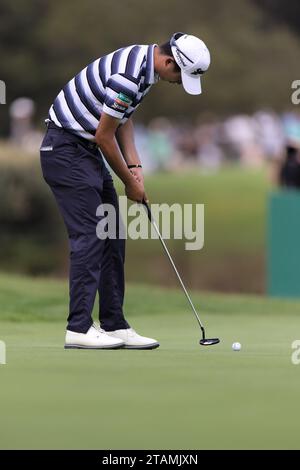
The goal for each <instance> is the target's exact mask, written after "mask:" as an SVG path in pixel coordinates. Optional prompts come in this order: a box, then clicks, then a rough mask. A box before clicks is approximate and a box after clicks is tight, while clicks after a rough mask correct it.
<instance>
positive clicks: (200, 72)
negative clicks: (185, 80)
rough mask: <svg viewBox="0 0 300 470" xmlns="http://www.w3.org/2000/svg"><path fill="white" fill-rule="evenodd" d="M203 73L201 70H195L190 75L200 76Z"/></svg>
mask: <svg viewBox="0 0 300 470" xmlns="http://www.w3.org/2000/svg"><path fill="white" fill-rule="evenodd" d="M203 73H204V72H203V70H202V69H197V70H194V72H191V75H202V74H203Z"/></svg>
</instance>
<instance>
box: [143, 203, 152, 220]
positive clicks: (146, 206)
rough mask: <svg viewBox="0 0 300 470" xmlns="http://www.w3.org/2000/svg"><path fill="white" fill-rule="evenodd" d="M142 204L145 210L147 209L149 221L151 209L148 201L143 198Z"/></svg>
mask: <svg viewBox="0 0 300 470" xmlns="http://www.w3.org/2000/svg"><path fill="white" fill-rule="evenodd" d="M142 204H143V205H144V206H145V208H146V211H147V215H148V219H149V220H150V222H152V214H151V210H150V207H149V206H148V203H147V202H146V201H145V200H143V202H142Z"/></svg>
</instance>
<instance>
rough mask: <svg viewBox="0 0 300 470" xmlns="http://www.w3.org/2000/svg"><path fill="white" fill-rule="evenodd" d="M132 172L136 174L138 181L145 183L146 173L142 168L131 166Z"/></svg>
mask: <svg viewBox="0 0 300 470" xmlns="http://www.w3.org/2000/svg"><path fill="white" fill-rule="evenodd" d="M130 173H131V174H132V175H133V176H134V178H135V179H136V181H137V182H138V183H142V184H144V175H143V170H142V168H131V169H130Z"/></svg>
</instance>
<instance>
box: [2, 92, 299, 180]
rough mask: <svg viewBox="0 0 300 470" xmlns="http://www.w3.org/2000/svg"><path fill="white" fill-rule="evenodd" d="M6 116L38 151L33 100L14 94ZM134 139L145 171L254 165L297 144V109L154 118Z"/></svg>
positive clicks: (14, 135) (23, 142) (22, 140)
mask: <svg viewBox="0 0 300 470" xmlns="http://www.w3.org/2000/svg"><path fill="white" fill-rule="evenodd" d="M10 116H11V141H12V142H13V143H14V144H16V145H20V146H22V148H24V149H27V150H28V151H29V152H38V149H39V145H40V142H41V139H42V135H43V133H42V131H37V130H36V128H35V126H34V125H33V122H34V103H33V101H32V100H30V99H28V98H19V99H18V100H16V101H15V102H14V103H13V104H12V105H11V108H10ZM135 139H136V145H137V148H138V151H139V154H140V155H141V159H142V163H143V167H144V171H145V172H148V173H149V172H155V171H181V170H182V169H189V168H198V169H201V170H203V171H210V172H212V171H217V170H218V169H220V168H221V167H223V166H224V165H227V164H230V163H239V164H240V165H242V166H245V167H259V166H261V165H263V164H264V162H266V161H275V162H278V161H281V160H282V159H283V158H284V156H285V155H286V151H287V149H288V148H290V147H292V148H296V149H298V150H299V149H300V114H299V113H297V112H286V113H284V114H276V113H275V112H273V111H271V110H261V111H258V112H256V113H254V114H253V115H246V114H243V115H242V114H239V115H234V116H229V117H227V118H224V119H218V118H216V117H215V116H212V115H202V116H201V117H200V118H199V119H198V120H197V121H196V123H195V124H193V125H192V124H190V123H187V122H179V121H176V120H174V121H171V120H169V119H167V118H164V117H158V118H156V119H153V120H152V121H151V122H150V123H149V124H148V125H147V126H145V125H142V124H138V123H135Z"/></svg>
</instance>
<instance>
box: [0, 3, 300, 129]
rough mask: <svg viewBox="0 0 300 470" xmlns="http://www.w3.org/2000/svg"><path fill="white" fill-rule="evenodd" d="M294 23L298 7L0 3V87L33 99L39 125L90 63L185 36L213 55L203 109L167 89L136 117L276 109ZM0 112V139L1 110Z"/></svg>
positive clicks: (291, 67) (295, 40)
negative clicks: (127, 49)
mask: <svg viewBox="0 0 300 470" xmlns="http://www.w3.org/2000/svg"><path fill="white" fill-rule="evenodd" d="M299 17H300V14H299V2H298V1H297V0H290V1H289V2H285V1H283V0H273V1H271V2H270V1H268V0H261V1H255V0H229V2H224V1H222V0H187V1H186V2H185V3H184V4H183V3H182V1H179V0H164V1H160V0H152V1H151V2H143V3H142V4H141V2H140V1H138V0H124V1H115V2H113V3H112V2H111V1H110V0H86V1H84V2H82V1H81V0H63V1H62V2H50V1H49V0H15V1H14V2H11V1H10V0H1V5H0V54H1V77H0V79H2V80H4V81H5V82H6V84H7V94H8V97H7V100H8V101H9V102H11V101H12V100H13V99H15V98H17V97H19V96H30V97H31V98H33V99H34V101H35V102H36V104H37V108H38V109H37V111H38V112H37V122H40V121H39V119H41V118H43V117H44V116H45V114H46V113H47V111H48V109H49V106H50V104H52V101H53V99H54V97H55V96H56V95H57V93H58V92H59V91H60V89H61V88H62V86H63V85H64V84H65V83H66V82H67V81H68V80H69V79H71V78H72V77H73V76H74V75H75V74H77V73H78V71H79V70H81V69H82V68H83V67H85V66H86V65H87V64H88V63H89V62H92V61H93V60H94V59H95V58H97V57H100V56H101V55H104V54H106V53H108V52H110V51H112V50H114V49H117V48H119V47H123V46H125V45H129V44H151V43H161V42H164V41H167V40H168V39H169V38H170V36H171V34H173V33H174V32H176V31H187V32H189V33H190V34H194V35H196V36H199V37H201V38H203V39H204V41H205V42H207V44H208V45H209V49H210V51H211V55H212V67H211V68H210V71H209V75H207V76H206V77H204V89H205V93H204V94H203V96H202V97H201V101H199V103H201V104H200V105H199V107H198V106H195V100H194V97H193V96H188V95H187V94H186V93H184V92H183V91H181V90H180V91H179V90H178V89H177V87H170V86H169V84H168V83H164V84H160V86H159V87H153V89H152V90H151V98H147V100H145V103H143V106H141V107H140V108H139V110H138V112H137V113H136V114H135V117H137V118H138V119H140V120H149V119H150V118H151V117H155V116H159V115H161V114H162V115H164V116H169V117H170V116H172V117H173V116H176V117H177V118H186V117H191V118H195V117H197V116H198V115H199V113H205V112H209V113H218V114H220V113H221V114H224V115H227V114H229V113H233V112H234V113H236V112H251V111H255V110H257V109H260V108H263V107H265V106H267V107H272V108H274V109H276V110H282V109H285V108H286V106H287V103H289V102H290V87H291V82H292V81H293V80H295V79H297V78H298V73H299V65H298V61H297V59H298V57H299V56H300V42H299V32H300V25H299V21H300V20H299ZM0 113H1V114H0V119H1V128H0V132H1V133H2V134H5V133H7V131H8V120H7V119H5V118H6V117H7V116H8V114H7V113H8V109H7V107H5V106H2V107H1V106H0Z"/></svg>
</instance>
